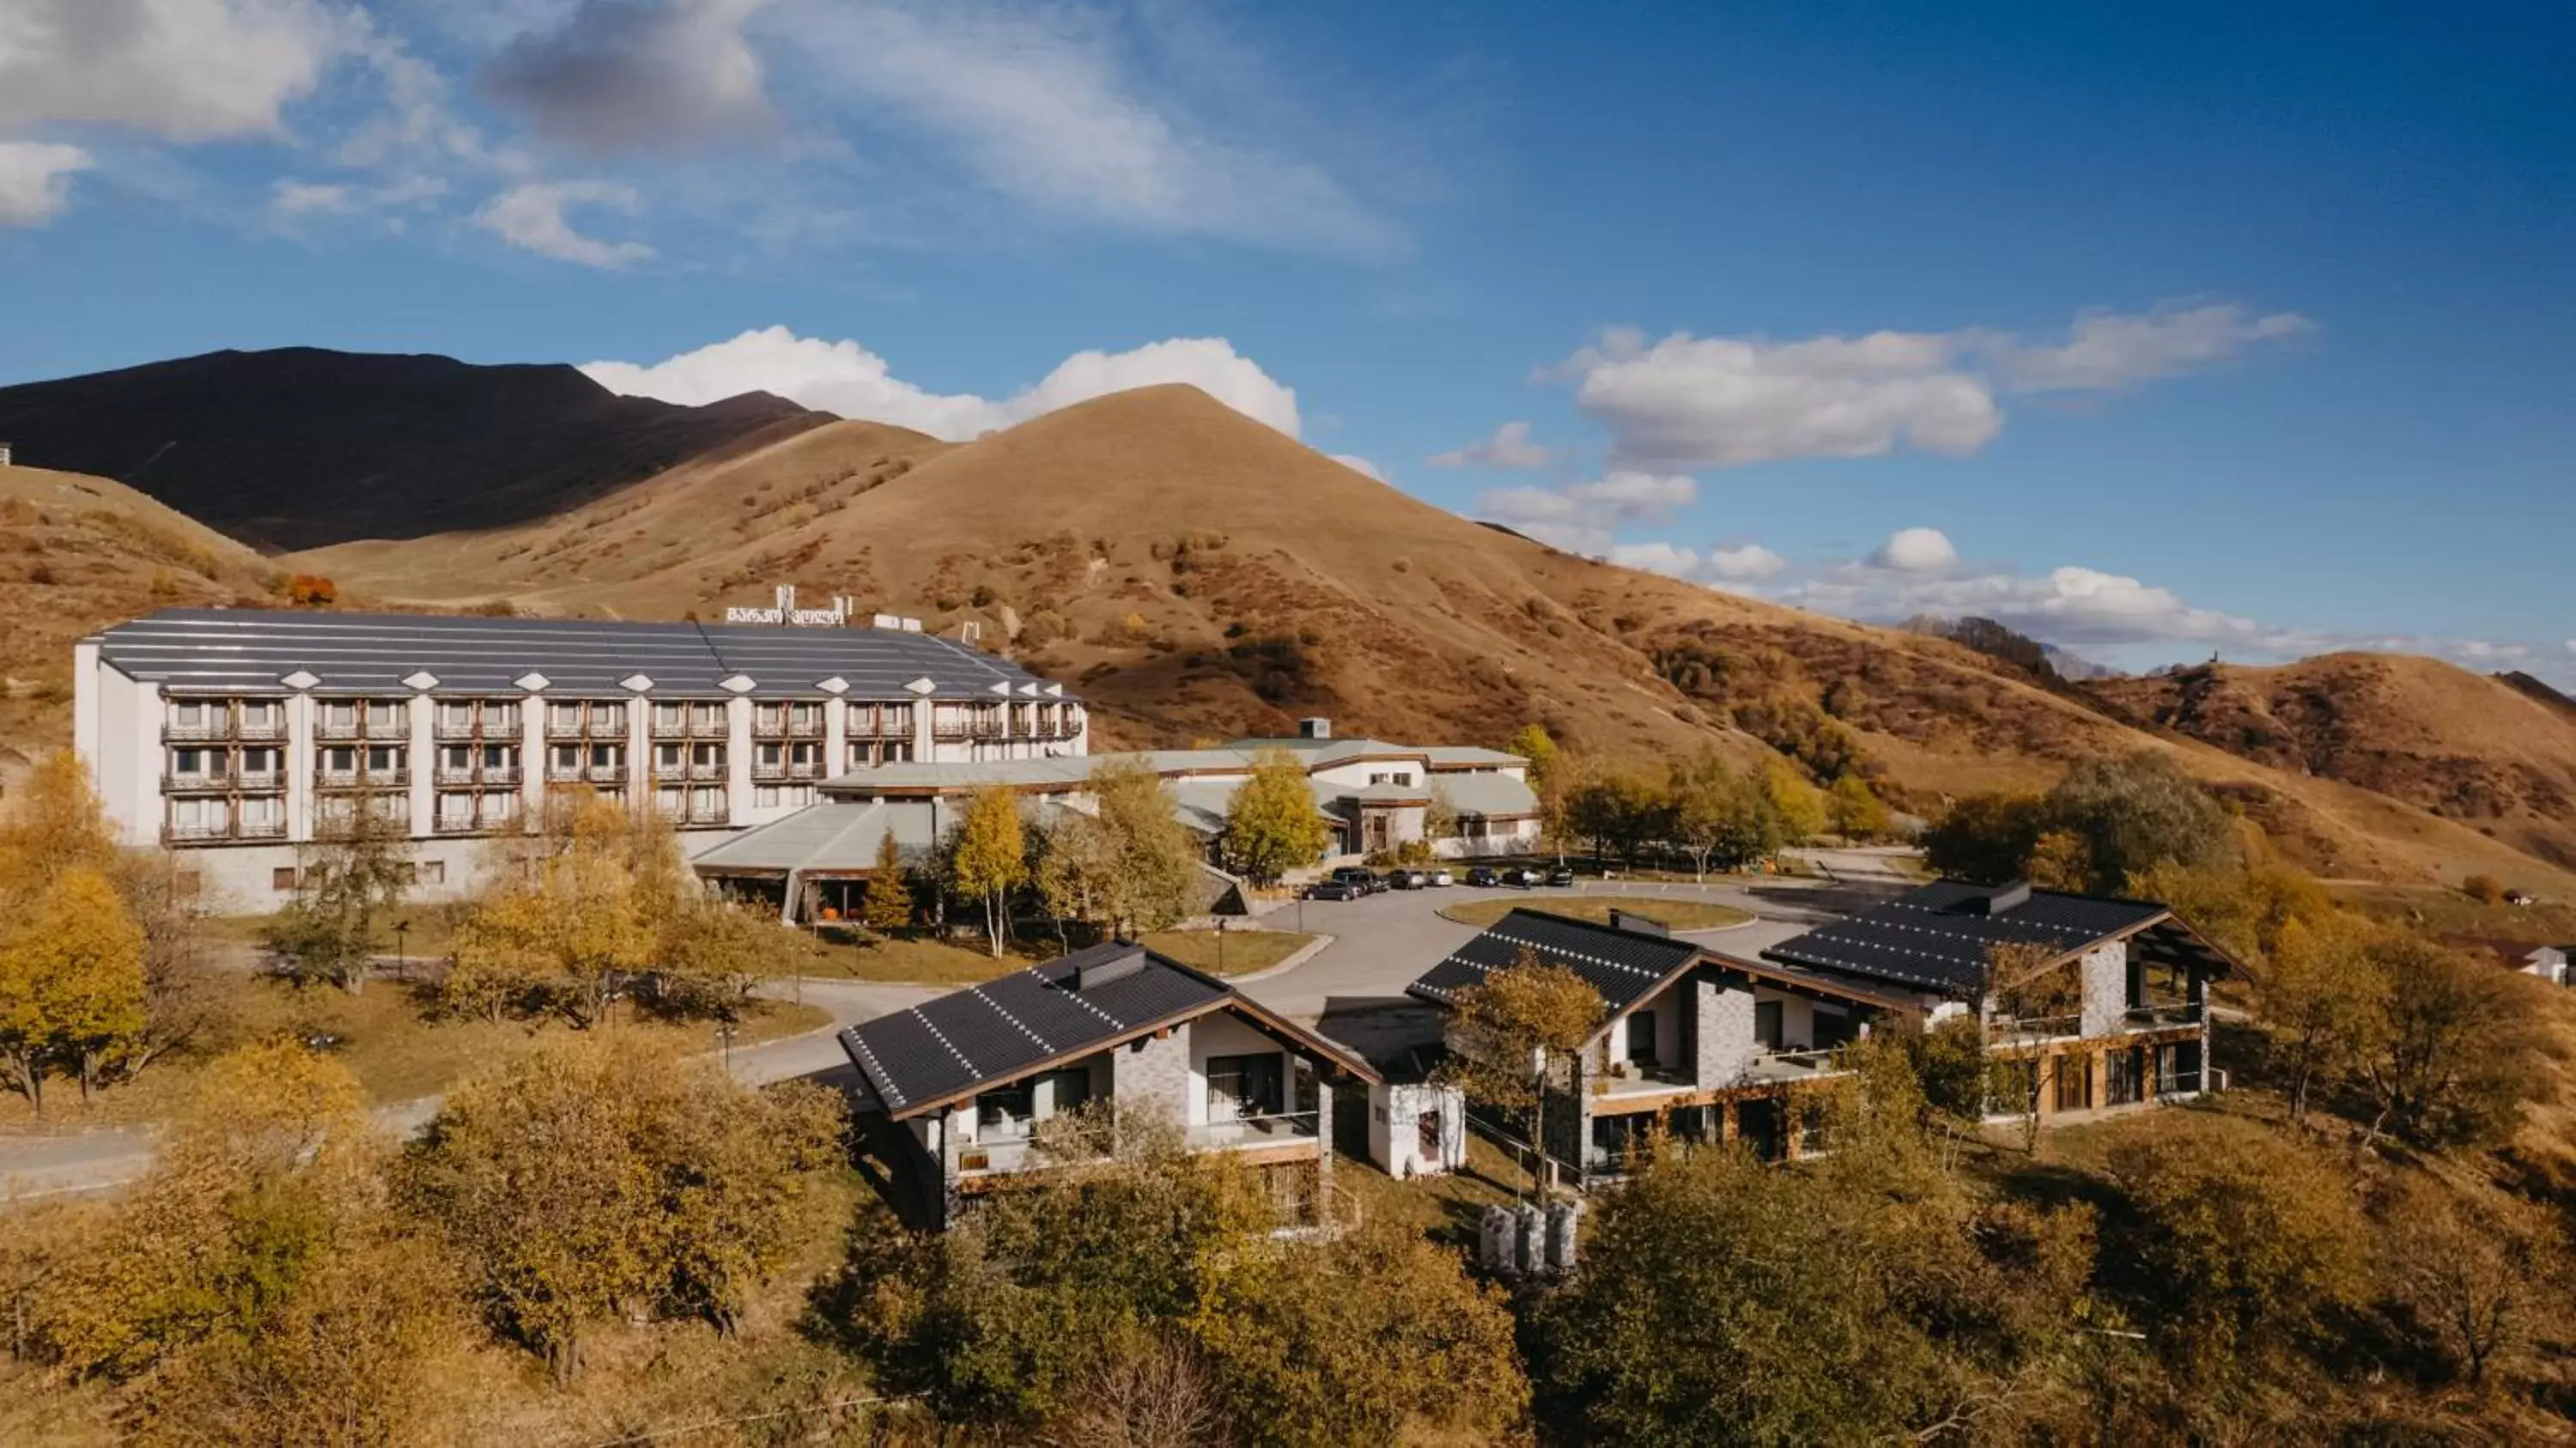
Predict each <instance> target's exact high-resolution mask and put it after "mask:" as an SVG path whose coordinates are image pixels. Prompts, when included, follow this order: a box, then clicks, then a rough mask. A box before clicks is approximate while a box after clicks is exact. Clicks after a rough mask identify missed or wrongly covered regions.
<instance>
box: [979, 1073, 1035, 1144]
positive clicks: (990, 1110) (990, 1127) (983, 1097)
mask: <svg viewBox="0 0 2576 1448" xmlns="http://www.w3.org/2000/svg"><path fill="white" fill-rule="evenodd" d="M1036 1116H1037V1093H1036V1091H1035V1090H1034V1089H1033V1083H1031V1082H1027V1081H1020V1082H1015V1083H1013V1084H1011V1085H1009V1086H996V1087H994V1088H993V1089H992V1090H990V1091H986V1092H983V1093H982V1094H980V1095H978V1096H977V1097H976V1098H975V1139H976V1140H977V1141H979V1142H981V1141H1017V1140H1019V1139H1021V1138H1023V1137H1025V1136H1027V1135H1028V1134H1029V1124H1030V1122H1031V1121H1032V1120H1034V1119H1035V1118H1036Z"/></svg>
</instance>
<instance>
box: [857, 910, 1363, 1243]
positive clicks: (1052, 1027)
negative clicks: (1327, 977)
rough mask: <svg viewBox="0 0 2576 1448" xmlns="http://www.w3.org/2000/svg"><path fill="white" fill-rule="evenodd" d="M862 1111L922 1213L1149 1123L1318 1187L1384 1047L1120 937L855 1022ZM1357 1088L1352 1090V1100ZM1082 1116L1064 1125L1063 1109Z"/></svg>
mask: <svg viewBox="0 0 2576 1448" xmlns="http://www.w3.org/2000/svg"><path fill="white" fill-rule="evenodd" d="M840 1039H841V1046H842V1049H843V1050H844V1051H846V1052H847V1053H848V1055H849V1058H850V1063H851V1065H852V1066H854V1067H855V1068H857V1077H858V1080H857V1083H856V1085H855V1086H854V1088H853V1089H852V1092H851V1096H852V1100H853V1105H854V1114H855V1117H856V1120H857V1122H858V1125H859V1127H860V1130H861V1131H862V1132H863V1133H864V1134H865V1136H866V1139H867V1141H868V1144H869V1147H870V1150H871V1151H872V1153H873V1154H874V1155H875V1156H876V1157H877V1158H878V1159H879V1160H880V1161H882V1162H884V1163H885V1164H886V1166H887V1169H888V1173H889V1179H888V1181H887V1183H886V1188H887V1196H888V1198H889V1200H890V1202H891V1203H892V1205H893V1206H894V1207H895V1208H896V1210H897V1211H898V1212H899V1213H901V1214H902V1215H903V1216H904V1217H905V1218H906V1219H907V1220H908V1221H910V1222H911V1223H912V1224H913V1225H915V1226H918V1227H925V1228H934V1229H935V1228H944V1227H946V1226H948V1225H950V1224H951V1223H953V1222H954V1221H955V1220H956V1218H957V1214H958V1212H959V1211H960V1210H961V1208H962V1207H963V1206H964V1204H965V1202H966V1201H967V1199H969V1198H971V1197H974V1196H976V1195H978V1194H980V1193H983V1192H988V1191H992V1190H996V1189H998V1188H1001V1187H1005V1186H1007V1185H1009V1184H1010V1183H1012V1182H1015V1181H1021V1180H1025V1179H1027V1178H1028V1177H1029V1176H1030V1175H1031V1174H1033V1173H1039V1172H1044V1171H1047V1170H1050V1169H1052V1168H1055V1167H1060V1166H1066V1165H1071V1164H1076V1163H1079V1162H1082V1161H1086V1160H1092V1159H1095V1158H1096V1157H1097V1155H1098V1154H1099V1153H1100V1152H1102V1151H1104V1150H1115V1149H1117V1148H1118V1146H1119V1145H1120V1143H1119V1141H1118V1140H1117V1139H1116V1138H1117V1137H1118V1136H1120V1135H1132V1134H1138V1133H1150V1134H1154V1135H1156V1136H1159V1137H1161V1138H1162V1139H1164V1140H1166V1141H1169V1142H1171V1143H1174V1144H1177V1145H1178V1146H1180V1147H1181V1148H1183V1149H1186V1150H1190V1151H1210V1152H1226V1153H1230V1154H1233V1155H1235V1156H1236V1157H1238V1158H1239V1159H1240V1160H1243V1161H1245V1162H1247V1163H1250V1164H1252V1165H1254V1166H1256V1167H1259V1168H1261V1169H1262V1170H1263V1171H1264V1172H1265V1173H1293V1174H1295V1175H1293V1176H1292V1177H1291V1178H1290V1179H1289V1180H1287V1181H1283V1182H1281V1183H1280V1186H1281V1188H1282V1190H1283V1193H1289V1194H1293V1193H1295V1192H1296V1191H1297V1190H1299V1189H1300V1188H1301V1187H1308V1186H1311V1188H1312V1190H1311V1192H1309V1193H1308V1200H1309V1201H1310V1202H1311V1203H1312V1205H1313V1206H1314V1207H1315V1209H1316V1210H1317V1212H1318V1213H1319V1214H1320V1213H1321V1211H1322V1202H1321V1197H1322V1195H1323V1192H1324V1191H1325V1190H1326V1189H1327V1188H1328V1186H1329V1182H1330V1179H1331V1175H1332V1169H1333V1139H1334V1114H1335V1112H1336V1111H1337V1110H1344V1109H1357V1103H1356V1102H1355V1101H1353V1100H1352V1099H1351V1097H1349V1096H1346V1095H1345V1094H1344V1093H1343V1091H1342V1090H1340V1089H1337V1085H1336V1083H1340V1085H1341V1086H1342V1087H1348V1086H1352V1085H1359V1084H1366V1085H1375V1084H1377V1083H1378V1081H1379V1079H1380V1078H1379V1076H1378V1074H1377V1072H1376V1071H1375V1069H1374V1068H1372V1067H1371V1066H1370V1065H1369V1064H1368V1062H1366V1061H1364V1060H1362V1059H1361V1058H1360V1057H1358V1056H1357V1055H1355V1054H1353V1053H1352V1052H1350V1051H1349V1050H1347V1049H1345V1048H1344V1047H1342V1046H1340V1045H1337V1044H1336V1043H1334V1042H1332V1041H1329V1040H1326V1039H1325V1038H1324V1037H1322V1036H1319V1035H1317V1034H1315V1033H1314V1032H1313V1031H1310V1030H1308V1029H1306V1028H1305V1027H1303V1026H1300V1025H1298V1024H1296V1023H1295V1022H1293V1021H1290V1020H1288V1019H1287V1018H1285V1017H1283V1016H1280V1015H1278V1014H1276V1013H1274V1012H1272V1011H1271V1010H1269V1009H1268V1008H1266V1007H1264V1006H1262V1005H1261V1004H1260V1003H1258V1002H1256V1001H1254V1000H1252V999H1251V998H1249V997H1247V996H1245V995H1244V994H1243V993H1242V992H1240V991H1238V990H1236V989H1235V988H1234V987H1233V986H1231V985H1228V984H1227V983H1226V982H1224V981H1222V980H1219V979H1217V978H1215V977H1213V976H1209V975H1203V974H1201V973H1199V972H1198V971H1195V970H1192V969H1190V968H1189V967H1187V966H1185V965H1182V964H1180V963H1179V962H1177V961H1174V960H1171V959H1169V958H1167V957H1165V956H1162V955H1158V954H1156V953H1155V952H1153V951H1151V950H1148V949H1146V948H1145V947H1144V946H1142V945H1137V944H1132V943H1124V942H1109V943H1104V944H1101V945H1095V946H1092V947H1089V948H1088V949H1084V950H1078V951H1075V952H1074V953H1072V954H1070V955H1066V956H1061V957H1059V958H1057V959H1055V960H1050V961H1047V962H1045V963H1043V964H1040V965H1034V966H1030V967H1029V968H1027V969H1025V970H1019V971H1014V972H1012V973H1010V974H1008V975H1004V976H1001V977H998V978H997V979H994V980H989V981H986V982H984V983H983V984H981V985H973V986H968V987H966V988H965V989H963V990H958V991H953V992H951V993H949V994H947V995H944V996H941V997H939V998H937V999H935V1000H931V1001H927V1002H924V1003H923V1004H921V1005H919V1006H915V1007H912V1008H910V1009H908V1010H900V1011H895V1012H892V1013H890V1014H887V1015H883V1016H879V1017H877V1018H876V1019H874V1020H871V1021H867V1022H865V1023H863V1024H860V1025H857V1026H853V1027H851V1028H849V1029H848V1030H845V1031H843V1032H842V1033H841V1038H840ZM1344 1102H1350V1104H1349V1105H1347V1106H1346V1105H1344V1104H1342V1103H1344ZM1078 1111H1079V1112H1082V1113H1083V1116H1082V1117H1081V1118H1078V1119H1080V1120H1082V1121H1083V1122H1084V1123H1085V1125H1086V1126H1087V1128H1088V1129H1087V1130H1084V1131H1051V1130H1050V1129H1049V1123H1051V1122H1055V1123H1057V1125H1058V1126H1059V1127H1063V1126H1070V1125H1072V1124H1073V1123H1072V1122H1071V1121H1059V1118H1069V1117H1074V1115H1075V1113H1077V1112H1078Z"/></svg>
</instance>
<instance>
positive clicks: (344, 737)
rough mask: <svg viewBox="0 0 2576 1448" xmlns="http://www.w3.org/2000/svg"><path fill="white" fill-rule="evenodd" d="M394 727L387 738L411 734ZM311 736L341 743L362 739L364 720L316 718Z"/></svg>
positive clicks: (365, 733)
mask: <svg viewBox="0 0 2576 1448" xmlns="http://www.w3.org/2000/svg"><path fill="white" fill-rule="evenodd" d="M394 728H395V733H394V734H388V735H387V736H386V737H387V738H394V737H397V736H399V737H402V738H406V739H407V738H409V737H410V736H411V731H410V730H408V729H404V728H401V726H399V725H397V726H394ZM313 737H314V738H316V739H324V740H332V741H336V742H339V743H343V744H345V743H347V742H349V741H350V740H353V739H364V738H366V737H367V725H366V721H365V720H363V719H340V720H331V719H320V718H317V719H315V720H314V721H313Z"/></svg>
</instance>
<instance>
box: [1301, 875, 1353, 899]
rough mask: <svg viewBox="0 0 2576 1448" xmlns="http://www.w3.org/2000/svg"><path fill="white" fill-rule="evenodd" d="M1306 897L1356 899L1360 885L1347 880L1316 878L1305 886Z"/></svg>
mask: <svg viewBox="0 0 2576 1448" xmlns="http://www.w3.org/2000/svg"><path fill="white" fill-rule="evenodd" d="M1306 898H1307V899H1309V900H1356V899H1358V898H1360V887H1359V886H1357V885H1354V884H1352V883H1351V882H1349V881H1348V880H1318V881H1316V882H1315V883H1314V884H1312V885H1309V886H1307V887H1306Z"/></svg>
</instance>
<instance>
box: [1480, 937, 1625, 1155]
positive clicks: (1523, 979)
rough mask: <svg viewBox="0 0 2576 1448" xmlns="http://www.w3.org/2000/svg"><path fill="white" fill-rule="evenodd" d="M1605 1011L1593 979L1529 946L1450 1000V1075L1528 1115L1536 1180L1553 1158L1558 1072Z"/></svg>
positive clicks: (1488, 1099) (1489, 1101)
mask: <svg viewBox="0 0 2576 1448" xmlns="http://www.w3.org/2000/svg"><path fill="white" fill-rule="evenodd" d="M1604 1010H1605V1007H1604V1005H1603V1003H1602V1000H1601V993H1600V992H1599V991H1597V990H1594V989H1593V988H1592V984H1591V982H1589V981H1587V980H1585V979H1584V978H1583V977H1582V976H1580V975H1577V974H1575V973H1574V971H1572V970H1571V969H1569V968H1567V967H1565V966H1563V965H1559V964H1556V963H1555V962H1552V961H1544V960H1541V959H1540V958H1539V955H1538V952H1537V951H1535V950H1532V949H1530V948H1529V947H1527V946H1523V947H1522V948H1521V949H1520V951H1519V953H1518V954H1517V955H1516V957H1515V958H1514V959H1513V961H1512V964H1511V965H1510V966H1508V967H1506V968H1505V969H1502V970H1498V971H1493V972H1491V973H1489V974H1487V975H1486V976H1485V978H1484V979H1483V980H1480V981H1478V982H1476V983H1475V984H1473V985H1469V986H1462V987H1460V988H1459V989H1458V991H1457V992H1456V994H1455V995H1454V996H1453V997H1452V998H1451V1000H1450V1017H1449V1029H1450V1034H1451V1039H1452V1042H1453V1043H1454V1047H1455V1049H1454V1050H1453V1051H1452V1052H1451V1054H1450V1056H1449V1059H1448V1061H1447V1063H1446V1064H1445V1065H1444V1066H1443V1067H1442V1079H1444V1080H1445V1081H1447V1082H1449V1083H1450V1084H1452V1085H1455V1086H1457V1087H1458V1088H1459V1089H1461V1090H1462V1091H1464V1092H1465V1093H1466V1094H1467V1096H1468V1097H1469V1099H1471V1100H1473V1101H1475V1102H1477V1103H1478V1104H1480V1105H1484V1106H1488V1107H1492V1108H1493V1109H1495V1110H1498V1111H1514V1112H1519V1113H1520V1114H1521V1118H1522V1120H1523V1122H1524V1123H1525V1124H1526V1139H1527V1140H1528V1142H1529V1144H1530V1148H1531V1158H1530V1170H1531V1172H1532V1174H1533V1180H1534V1181H1535V1180H1536V1179H1537V1174H1538V1173H1540V1172H1541V1171H1542V1170H1543V1165H1544V1163H1545V1161H1546V1159H1547V1153H1546V1149H1545V1146H1544V1144H1543V1143H1541V1142H1540V1140H1539V1135H1540V1132H1541V1131H1542V1130H1543V1129H1544V1121H1545V1116H1546V1097H1547V1090H1548V1085H1549V1079H1550V1073H1551V1072H1552V1071H1553V1070H1554V1069H1555V1067H1556V1065H1557V1063H1558V1062H1560V1061H1564V1060H1568V1059H1571V1058H1572V1057H1573V1056H1574V1054H1575V1053H1576V1052H1579V1051H1581V1050H1582V1049H1583V1047H1584V1044H1585V1043H1586V1042H1588V1041H1590V1040H1591V1039H1592V1036H1593V1033H1594V1032H1595V1031H1597V1030H1599V1029H1600V1026H1601V1017H1602V1014H1603V1012H1604Z"/></svg>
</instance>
